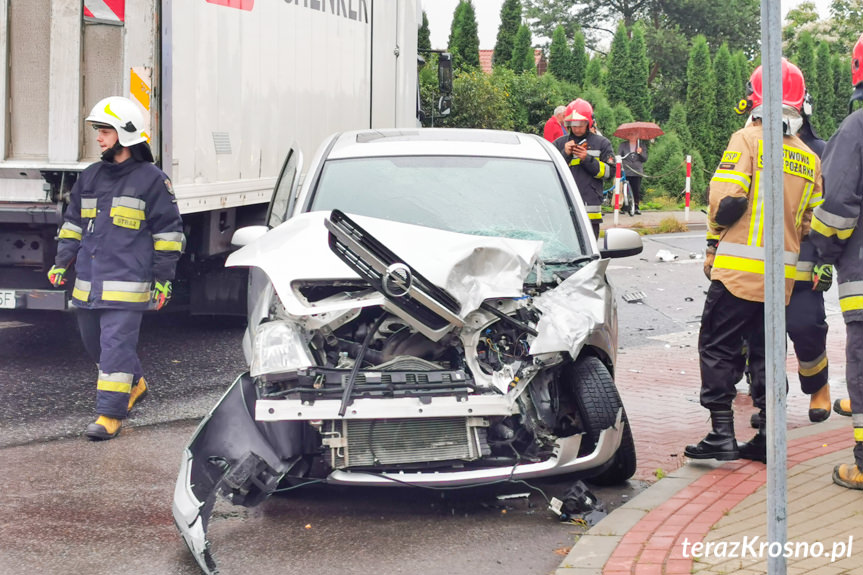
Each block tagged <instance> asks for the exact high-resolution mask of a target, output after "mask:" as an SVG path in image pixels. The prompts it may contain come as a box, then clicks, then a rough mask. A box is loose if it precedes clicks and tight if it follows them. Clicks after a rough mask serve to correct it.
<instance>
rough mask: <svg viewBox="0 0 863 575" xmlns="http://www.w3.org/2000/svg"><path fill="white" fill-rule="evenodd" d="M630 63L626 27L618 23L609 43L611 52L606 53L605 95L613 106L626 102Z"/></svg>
mask: <svg viewBox="0 0 863 575" xmlns="http://www.w3.org/2000/svg"><path fill="white" fill-rule="evenodd" d="M631 67H632V66H631V62H630V57H629V37H628V35H627V32H626V25H625V24H624V23H623V22H620V23H619V24H618V25H617V32H616V33H615V34H614V39H613V40H612V41H611V50H610V51H609V53H608V76H607V77H606V85H605V93H606V95H607V96H608V101H609V102H610V103H611V104H612V105H614V104H617V103H618V102H626V97H627V94H628V92H629V91H630V88H629V86H628V85H627V79H629V78H630V77H631V75H630V72H629V70H630V68H631Z"/></svg>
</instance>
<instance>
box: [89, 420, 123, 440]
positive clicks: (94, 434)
mask: <svg viewBox="0 0 863 575" xmlns="http://www.w3.org/2000/svg"><path fill="white" fill-rule="evenodd" d="M122 426H123V420H122V419H114V418H113V417H107V416H105V415H100V416H99V419H97V420H96V421H94V422H93V423H91V424H90V425H88V426H87V430H86V431H84V435H86V436H87V438H88V439H89V440H90V441H99V440H103V439H113V438H115V437H117V434H118V433H120V427H122Z"/></svg>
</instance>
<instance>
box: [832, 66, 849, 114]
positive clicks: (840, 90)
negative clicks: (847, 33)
mask: <svg viewBox="0 0 863 575" xmlns="http://www.w3.org/2000/svg"><path fill="white" fill-rule="evenodd" d="M831 67H832V68H833V94H834V98H833V121H834V123H835V124H836V126H839V124H841V123H842V120H844V119H845V116H846V115H847V114H848V91H849V88H850V85H851V71H850V70H851V66H849V65H848V62H847V61H846V60H845V59H844V58H843V57H841V56H839V55H838V54H835V55H834V56H833V59H832V61H831Z"/></svg>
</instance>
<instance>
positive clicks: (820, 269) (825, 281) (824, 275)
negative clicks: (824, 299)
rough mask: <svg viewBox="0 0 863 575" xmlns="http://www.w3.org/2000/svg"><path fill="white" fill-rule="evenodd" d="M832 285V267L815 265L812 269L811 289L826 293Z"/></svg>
mask: <svg viewBox="0 0 863 575" xmlns="http://www.w3.org/2000/svg"><path fill="white" fill-rule="evenodd" d="M832 285H833V266H832V265H830V264H821V265H816V266H814V267H813V268H812V289H813V290H815V291H827V290H829V289H830V286H832Z"/></svg>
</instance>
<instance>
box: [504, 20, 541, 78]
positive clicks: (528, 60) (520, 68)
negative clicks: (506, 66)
mask: <svg viewBox="0 0 863 575" xmlns="http://www.w3.org/2000/svg"><path fill="white" fill-rule="evenodd" d="M531 42H532V40H531V34H530V28H528V27H527V25H525V24H522V25H521V26H519V28H518V33H516V35H515V41H514V42H513V45H512V59H511V60H510V68H512V70H513V72H515V73H516V74H521V73H524V72H536V63H535V62H534V58H533V46H531Z"/></svg>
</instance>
